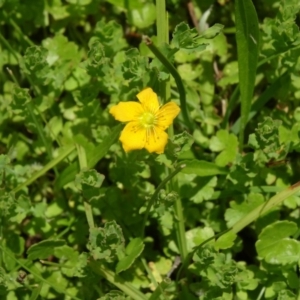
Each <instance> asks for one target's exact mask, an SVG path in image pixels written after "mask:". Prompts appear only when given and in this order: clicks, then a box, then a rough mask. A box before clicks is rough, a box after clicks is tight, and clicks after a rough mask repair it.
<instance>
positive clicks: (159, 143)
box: [145, 127, 168, 154]
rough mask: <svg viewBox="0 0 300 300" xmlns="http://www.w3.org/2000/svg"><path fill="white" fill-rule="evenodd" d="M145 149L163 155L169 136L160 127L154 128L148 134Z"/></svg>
mask: <svg viewBox="0 0 300 300" xmlns="http://www.w3.org/2000/svg"><path fill="white" fill-rule="evenodd" d="M147 137H148V138H147V141H146V144H145V148H146V149H147V150H148V151H149V152H150V153H151V152H156V153H157V154H161V153H163V152H164V151H165V147H166V145H167V143H168V135H167V133H166V132H164V131H163V130H161V129H160V128H158V127H155V128H153V129H152V130H151V131H149V132H148V136H147Z"/></svg>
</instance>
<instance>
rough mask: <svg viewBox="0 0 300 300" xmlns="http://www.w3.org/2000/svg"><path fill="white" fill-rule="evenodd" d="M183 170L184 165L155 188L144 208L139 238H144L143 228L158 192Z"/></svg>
mask: <svg viewBox="0 0 300 300" xmlns="http://www.w3.org/2000/svg"><path fill="white" fill-rule="evenodd" d="M183 168H185V165H184V164H183V165H180V166H179V167H177V168H176V169H175V170H174V171H173V172H172V173H171V174H169V175H168V176H167V177H166V178H165V179H164V180H163V181H162V182H161V183H160V184H159V185H158V187H157V188H156V190H155V192H154V193H153V195H152V197H151V198H150V200H149V202H148V205H147V208H146V212H145V216H144V221H143V225H142V230H141V237H143V236H144V232H145V226H146V222H147V220H148V216H149V213H150V210H151V207H152V206H153V204H154V202H155V200H156V198H157V196H158V193H159V191H160V190H161V189H162V188H163V187H164V186H165V185H166V184H167V183H168V182H169V181H170V180H171V179H172V178H173V177H174V176H175V175H176V174H178V173H179V172H180V171H181V170H182V169H183Z"/></svg>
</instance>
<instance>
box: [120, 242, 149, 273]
mask: <svg viewBox="0 0 300 300" xmlns="http://www.w3.org/2000/svg"><path fill="white" fill-rule="evenodd" d="M144 247H145V245H144V243H143V240H142V239H141V238H134V239H132V240H131V241H130V243H129V244H128V245H127V247H126V250H125V254H126V256H125V257H124V258H122V259H121V260H120V261H119V262H118V264H117V266H116V273H117V274H118V273H120V272H122V271H125V270H127V269H129V268H130V267H131V265H132V264H133V263H134V261H135V260H136V258H138V257H139V256H140V255H141V253H142V252H143V250H144Z"/></svg>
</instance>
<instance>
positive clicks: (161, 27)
mask: <svg viewBox="0 0 300 300" xmlns="http://www.w3.org/2000/svg"><path fill="white" fill-rule="evenodd" d="M156 28H157V42H158V46H162V45H163V44H165V43H166V44H168V43H169V30H168V17H167V11H166V1H165V0H156ZM145 42H146V45H147V46H148V47H149V49H150V50H151V51H152V52H153V54H154V55H155V56H156V57H157V58H158V59H159V60H160V62H161V63H162V64H163V65H164V66H165V67H166V68H167V70H168V71H169V72H170V73H171V75H172V76H173V77H174V79H175V82H176V85H177V88H178V92H179V95H180V104H181V111H182V115H183V118H184V120H185V123H186V125H187V126H188V128H190V129H192V125H191V124H192V123H191V122H190V119H189V115H188V113H187V107H186V95H185V90H184V86H183V82H182V80H181V77H180V75H179V73H178V72H177V70H176V69H175V67H174V66H173V65H172V64H171V62H170V61H169V60H168V59H167V58H166V57H165V56H164V55H163V54H162V53H161V51H160V50H159V49H158V48H157V47H156V46H155V45H154V44H153V43H152V41H151V40H150V38H148V37H146V38H145ZM160 92H161V98H162V101H163V103H166V101H167V99H168V98H169V97H167V95H170V85H169V84H167V83H166V82H160ZM168 133H169V136H170V138H172V137H173V136H174V129H173V126H170V127H169V129H168ZM182 167H183V166H180V167H179V168H176V169H175V170H174V171H173V172H172V173H170V170H169V169H168V168H166V174H167V177H166V179H165V180H164V181H162V182H161V183H160V185H159V186H158V187H157V189H156V191H155V193H154V194H153V196H152V198H151V200H150V201H149V204H148V207H147V210H146V214H145V219H144V223H143V227H142V228H143V233H144V227H145V223H146V221H147V218H148V215H149V212H150V209H151V206H152V205H153V203H154V201H155V199H156V197H157V195H158V192H159V190H160V189H161V188H162V186H163V185H164V184H165V183H168V184H167V191H168V192H170V191H174V192H177V194H178V182H177V180H176V178H173V177H174V176H175V175H176V174H177V173H178V172H179V171H180V170H181V169H182ZM169 180H170V181H169ZM168 181H169V182H168ZM174 210H175V219H176V220H175V232H176V239H177V244H178V248H179V251H180V255H181V258H182V260H183V259H185V257H186V256H187V254H188V252H187V246H186V245H187V243H186V237H185V226H184V217H183V211H182V205H181V199H180V197H177V198H176V202H175V206H174Z"/></svg>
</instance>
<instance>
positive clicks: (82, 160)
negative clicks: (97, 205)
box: [76, 144, 95, 229]
mask: <svg viewBox="0 0 300 300" xmlns="http://www.w3.org/2000/svg"><path fill="white" fill-rule="evenodd" d="M76 148H77V153H78V159H79V166H80V171H82V170H84V169H87V159H86V153H85V150H84V148H83V147H82V146H80V145H78V144H76ZM83 205H84V210H85V215H86V219H87V221H88V224H89V228H90V229H91V228H94V227H95V223H94V217H93V210H92V206H91V204H90V203H88V202H87V201H86V200H85V199H84V200H83Z"/></svg>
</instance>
